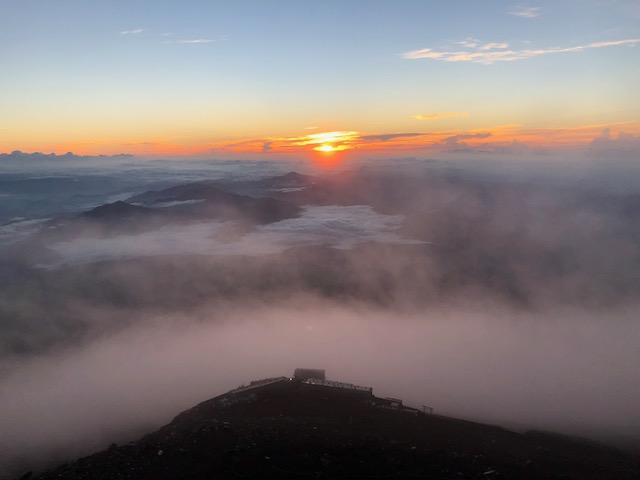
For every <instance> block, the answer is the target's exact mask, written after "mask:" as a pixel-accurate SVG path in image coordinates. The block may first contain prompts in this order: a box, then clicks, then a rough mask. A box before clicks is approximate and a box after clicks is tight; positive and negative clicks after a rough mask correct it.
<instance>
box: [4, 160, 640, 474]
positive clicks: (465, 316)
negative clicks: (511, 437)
mask: <svg viewBox="0 0 640 480" xmlns="http://www.w3.org/2000/svg"><path fill="white" fill-rule="evenodd" d="M405 163H407V164H410V165H412V167H411V169H407V170H406V171H405V170H403V169H399V168H393V165H394V164H393V162H377V163H376V162H373V163H372V165H369V166H367V167H366V168H364V169H356V170H353V171H350V172H346V173H338V174H335V173H328V174H325V176H322V175H318V176H316V177H313V178H312V179H311V180H309V179H307V180H304V181H306V182H308V183H307V184H305V185H302V186H300V185H293V186H292V185H289V184H286V185H283V184H282V183H281V182H283V181H284V180H283V179H281V178H277V179H276V181H274V183H273V184H271V183H269V182H270V180H269V176H270V175H272V174H278V173H284V172H285V171H287V167H291V165H287V166H285V167H283V166H282V165H280V166H274V165H269V166H261V167H260V169H259V172H261V174H260V175H258V174H256V173H255V172H253V173H249V172H246V171H244V170H245V169H248V170H251V169H252V168H253V167H252V165H253V164H242V163H233V164H229V165H227V167H228V171H227V173H226V174H224V175H223V174H222V173H221V167H219V166H216V167H213V166H212V167H211V170H207V163H206V162H204V163H202V164H200V165H199V166H196V165H187V167H186V168H185V171H183V172H182V173H178V169H177V167H175V166H171V168H166V169H165V170H164V172H163V173H160V170H158V171H157V172H156V173H150V172H148V171H145V168H144V165H138V166H136V167H135V169H139V170H140V172H139V174H136V175H134V174H133V173H131V172H132V171H133V170H130V171H129V173H130V175H128V176H127V180H126V181H121V180H118V178H120V176H118V175H115V176H114V174H113V173H110V174H109V175H112V176H111V177H110V178H112V179H113V185H112V186H111V187H109V188H108V189H105V191H104V192H102V193H101V194H100V195H101V197H100V198H102V201H104V202H106V201H107V200H112V201H113V200H122V199H123V198H124V199H126V198H128V197H126V195H129V193H131V194H140V193H143V192H146V191H148V190H152V189H156V190H160V189H162V188H166V187H167V186H180V185H184V184H185V183H189V182H192V181H194V180H211V179H215V180H216V181H220V182H222V183H216V186H215V188H216V189H217V188H224V189H226V191H227V192H232V193H224V195H223V194H220V193H219V192H218V190H215V189H213V187H211V186H210V185H209V184H206V185H204V184H196V186H195V187H193V188H192V187H191V186H188V188H186V189H184V188H183V189H178V190H176V191H175V192H174V193H172V194H171V195H173V196H168V197H167V198H163V197H164V196H167V195H169V194H168V193H167V194H166V195H165V194H161V195H160V196H159V198H160V200H161V201H158V202H157V203H154V202H151V203H149V204H144V202H143V203H139V204H135V205H130V206H127V205H124V206H123V205H120V206H119V207H118V206H117V205H116V207H113V206H111V207H108V208H107V210H103V211H101V213H100V215H96V214H95V212H94V214H93V216H86V215H79V216H78V214H79V213H80V212H82V211H86V210H82V209H79V205H80V204H81V203H80V201H79V200H78V198H77V197H73V195H76V194H77V192H76V193H73V194H70V195H69V196H66V197H64V195H62V194H61V195H62V196H61V197H60V198H59V204H60V205H61V206H63V207H65V208H67V207H68V208H69V209H70V211H71V212H73V213H70V214H68V215H67V216H66V217H64V219H63V221H49V220H43V219H42V218H41V217H38V215H39V213H38V212H39V210H38V209H30V208H29V206H28V202H27V203H25V206H24V208H23V213H24V214H23V215H20V218H19V219H16V220H14V221H12V222H10V223H8V224H6V225H5V226H4V227H2V230H0V235H1V236H2V240H3V242H4V243H5V246H4V247H3V248H1V249H0V263H1V266H2V270H1V271H0V273H1V275H0V282H1V287H2V288H0V361H1V362H2V363H1V364H0V365H1V366H0V431H1V432H2V435H0V472H7V473H6V475H7V478H11V476H14V475H18V474H20V473H24V471H27V470H29V469H39V468H44V467H46V466H51V465H54V464H57V463H60V462H63V461H68V460H72V459H74V458H76V457H78V456H80V455H86V454H89V453H92V452H94V451H96V450H99V449H102V448H105V447H107V446H108V445H109V444H111V443H113V442H117V443H124V442H129V441H133V440H136V439H137V438H139V437H140V436H141V435H143V434H145V433H149V432H151V431H153V430H155V429H157V428H158V427H160V426H162V425H163V424H165V423H167V422H168V421H170V420H171V419H172V418H173V417H174V416H175V415H177V414H178V413H180V412H181V411H183V410H185V409H187V408H190V407H192V406H194V405H195V404H197V403H199V402H201V401H204V400H207V399H209V398H211V397H213V396H216V395H219V394H222V393H225V392H226V391H228V390H229V389H231V388H234V387H237V386H238V385H239V384H241V383H247V382H249V381H251V380H255V379H259V378H264V377H272V376H279V375H291V374H292V372H293V370H294V369H295V368H297V367H309V368H324V369H326V370H327V375H328V377H329V378H330V379H333V380H339V381H344V382H350V383H355V384H359V385H365V386H370V387H373V389H374V394H376V395H379V396H383V397H384V396H392V397H399V398H402V399H403V400H404V401H405V403H406V404H408V405H412V406H416V407H418V408H419V407H421V406H422V405H426V406H429V407H432V408H434V411H435V413H438V414H442V415H450V416H455V417H462V418H467V419H473V420H477V421H482V422H489V423H496V424H500V425H504V426H506V427H508V428H513V429H516V430H519V431H524V430H528V429H543V430H553V431H559V432H565V433H572V434H579V435H585V436H587V437H590V438H594V439H598V440H603V441H606V442H612V443H615V444H623V443H624V442H626V443H624V445H625V446H630V445H633V446H635V447H637V446H638V445H640V438H639V437H638V434H637V432H638V428H639V427H640V406H639V404H638V402H637V398H638V394H639V393H640V377H639V376H638V374H637V365H638V364H640V350H639V349H638V348H637V345H638V344H640V323H639V322H638V319H637V312H638V311H639V307H640V298H639V296H638V294H637V292H638V291H640V276H639V275H638V272H639V271H640V224H639V223H638V219H637V211H638V201H639V200H638V199H639V198H640V197H639V191H638V190H637V189H634V188H633V187H632V185H633V182H632V181H628V182H626V183H624V188H622V185H623V182H620V183H616V182H614V181H613V180H611V179H613V178H615V176H611V177H609V178H610V181H609V182H608V183H607V184H606V185H604V186H601V185H599V183H598V179H597V176H595V177H594V176H592V177H589V176H587V177H585V176H584V175H583V176H576V175H573V174H572V173H571V172H570V170H571V169H566V170H565V171H564V175H558V176H557V177H553V178H554V179H555V180H554V181H551V179H550V178H551V177H544V178H542V177H540V176H539V175H537V174H535V172H537V171H539V170H536V168H533V167H531V168H529V167H527V166H526V165H525V164H523V165H521V168H518V169H515V170H511V171H508V172H505V171H503V170H501V169H499V168H497V169H496V165H495V164H491V163H490V162H488V163H478V164H474V165H473V166H468V164H469V160H465V162H462V163H455V162H452V163H449V162H442V163H438V162H433V161H424V162H419V161H413V160H411V161H410V160H405V161H399V163H396V164H395V166H396V167H398V166H399V165H404V164H405ZM501 164H502V163H500V162H498V165H501ZM231 165H232V166H233V168H231ZM534 166H535V165H534ZM227 167H225V168H227ZM132 168H133V167H132ZM150 168H151V169H152V170H153V169H154V168H159V167H157V165H156V164H152V165H151V167H150ZM93 173H95V172H93ZM68 174H69V176H71V177H72V178H74V179H75V180H76V181H77V182H79V183H82V182H83V178H82V177H83V176H82V175H79V174H77V172H76V173H74V172H73V171H69V172H68ZM174 174H175V178H174V180H171V178H173V177H172V176H174ZM92 175H93V174H92ZM261 175H262V176H261ZM3 181H4V182H5V187H4V188H6V190H7V191H8V190H10V189H11V188H14V189H16V188H17V187H16V185H15V184H14V183H12V182H14V181H22V179H20V178H18V179H13V180H12V179H10V178H9V179H8V178H4V180H3ZM92 181H93V180H92ZM300 181H302V180H300ZM256 182H257V183H256ZM90 183H91V182H90ZM7 185H8V186H7ZM203 185H204V186H203ZM616 185H619V186H620V188H616ZM0 186H2V184H1V182H0ZM276 187H277V188H276ZM61 188H62V187H61ZM78 188H79V189H80V190H82V188H84V187H82V186H79V187H78ZM254 191H255V192H254ZM233 192H235V193H233ZM237 192H241V193H242V194H246V192H250V193H251V192H254V193H251V194H252V195H253V197H251V198H248V197H242V196H241V195H236V193H237ZM256 192H257V193H256ZM265 192H268V194H269V195H272V196H273V199H272V200H270V201H269V202H265V201H263V200H264V199H262V200H261V199H260V198H259V197H262V196H264V195H265V194H266V193H265ZM0 193H1V189H0ZM25 195H26V194H25ZM33 195H36V196H40V195H46V192H44V193H43V191H40V190H38V189H36V191H35V192H34V193H33ZM229 195H231V196H229ZM233 195H235V196H233ZM23 200H24V199H23ZM27 200H28V199H27ZM27 200H24V201H25V202H26V201H27ZM80 200H81V201H85V200H86V198H84V197H83V198H81V199H80ZM98 200H99V198H98V197H96V198H94V199H93V200H92V201H96V202H98ZM222 201H224V202H226V203H225V208H224V209H223V210H219V209H218V210H216V209H215V208H214V207H216V202H222ZM98 203H99V202H98ZM16 205H17V207H16V208H18V207H20V206H21V205H22V204H16ZM69 205H71V206H69ZM283 205H285V206H287V205H289V206H290V205H294V206H296V208H293V207H292V208H288V207H287V208H284V209H283V208H282V206H283ZM18 210H20V208H18ZM105 211H106V212H107V213H102V212H105ZM265 211H266V212H267V213H268V215H269V216H267V217H265V216H264V215H263V213H264V212H265ZM166 212H169V213H166ZM212 212H213V213H212ZM256 212H257V213H256ZM283 212H284V213H283ZM52 222H53V223H52ZM56 222H57V223H56ZM0 477H1V475H0Z"/></svg>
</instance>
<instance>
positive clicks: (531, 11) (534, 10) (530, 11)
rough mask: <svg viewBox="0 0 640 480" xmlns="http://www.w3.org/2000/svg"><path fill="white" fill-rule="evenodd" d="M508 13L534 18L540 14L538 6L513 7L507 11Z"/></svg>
mask: <svg viewBox="0 0 640 480" xmlns="http://www.w3.org/2000/svg"><path fill="white" fill-rule="evenodd" d="M507 13H508V14H509V15H514V16H516V17H520V18H536V17H539V16H540V8H539V7H514V8H512V9H511V10H509V11H508V12H507Z"/></svg>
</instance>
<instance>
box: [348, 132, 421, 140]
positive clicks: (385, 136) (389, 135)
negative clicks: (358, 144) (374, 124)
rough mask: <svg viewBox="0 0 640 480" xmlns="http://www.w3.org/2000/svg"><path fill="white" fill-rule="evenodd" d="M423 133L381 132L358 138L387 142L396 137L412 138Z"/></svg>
mask: <svg viewBox="0 0 640 480" xmlns="http://www.w3.org/2000/svg"><path fill="white" fill-rule="evenodd" d="M423 135H425V134H424V133H419V132H417V133H382V134H377V135H363V136H361V137H360V140H362V141H364V142H388V141H389V140H395V139H397V138H413V137H421V136H423Z"/></svg>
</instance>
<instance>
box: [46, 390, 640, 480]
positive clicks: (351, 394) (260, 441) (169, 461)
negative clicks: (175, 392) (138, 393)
mask: <svg viewBox="0 0 640 480" xmlns="http://www.w3.org/2000/svg"><path fill="white" fill-rule="evenodd" d="M638 475H640V467H639V464H638V459H637V458H634V457H632V456H630V455H627V454H624V453H621V452H618V451H616V450H612V449H609V448H606V447H601V446H599V445H595V444H586V443H583V442H577V441H574V440H572V439H570V438H567V437H561V436H555V435H544V434H536V435H528V434H525V435H521V434H518V433H514V432H510V431H508V430H505V429H502V428H499V427H494V426H489V425H482V424H478V423H473V422H468V421H462V420H455V419H452V418H447V417H440V416H436V415H429V414H424V413H421V412H418V411H416V410H413V409H406V408H402V407H400V408H391V407H390V402H389V401H387V400H385V399H379V398H377V397H375V396H373V395H371V394H370V393H368V392H366V391H354V390H353V389H344V388H335V387H327V386H318V385H308V384H304V383H300V382H296V381H291V380H289V379H286V378H282V379H280V380H278V379H274V382H273V383H267V384H263V385H260V386H254V387H252V386H249V387H248V388H244V389H242V388H241V389H239V390H237V391H232V392H229V393H228V394H226V395H222V396H220V397H216V398H214V399H211V400H208V401H206V402H203V403H201V404H200V405H198V406H196V407H194V408H193V409H191V410H189V411H186V412H184V413H182V414H180V415H179V416H178V417H176V418H175V419H174V420H173V421H172V422H171V423H170V424H168V425H167V426H165V427H163V428H161V429H160V430H158V431H157V432H155V433H153V434H150V435H147V436H146V437H144V438H142V439H141V440H140V441H138V442H135V443H131V444H128V445H125V446H116V445H112V446H111V447H110V448H109V449H108V450H106V451H103V452H101V453H98V454H95V455H92V456H90V457H86V458H83V459H81V460H79V461H77V462H75V463H71V464H67V465H64V466H62V467H60V468H58V469H56V470H53V471H49V472H46V473H44V474H42V475H40V476H38V477H35V478H37V479H39V480H52V479H57V480H60V479H62V480H64V479H116V478H117V479H139V480H145V479H194V480H197V479H216V478H220V479H223V478H283V479H289V478H291V479H294V478H407V479H408V478H429V479H472V478H485V479H505V478H509V479H545V480H549V479H603V480H604V479H607V480H609V479H633V478H638Z"/></svg>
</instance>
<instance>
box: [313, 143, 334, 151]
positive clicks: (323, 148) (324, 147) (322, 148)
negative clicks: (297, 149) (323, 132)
mask: <svg viewBox="0 0 640 480" xmlns="http://www.w3.org/2000/svg"><path fill="white" fill-rule="evenodd" d="M314 150H316V151H318V152H335V151H336V148H335V147H333V146H332V145H320V146H319V147H316V148H314Z"/></svg>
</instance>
